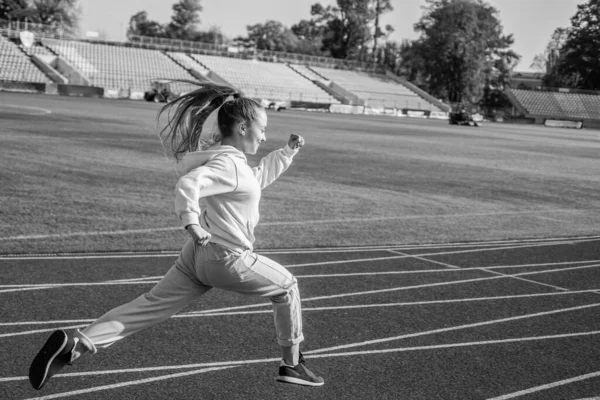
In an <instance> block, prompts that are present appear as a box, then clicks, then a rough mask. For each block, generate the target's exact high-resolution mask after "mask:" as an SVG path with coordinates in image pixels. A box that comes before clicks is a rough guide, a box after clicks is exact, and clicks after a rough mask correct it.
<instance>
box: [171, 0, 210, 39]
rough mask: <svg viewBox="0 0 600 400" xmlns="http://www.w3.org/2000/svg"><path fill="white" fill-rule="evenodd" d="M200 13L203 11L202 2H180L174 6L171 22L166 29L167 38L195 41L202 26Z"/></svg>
mask: <svg viewBox="0 0 600 400" xmlns="http://www.w3.org/2000/svg"><path fill="white" fill-rule="evenodd" d="M200 11H202V5H201V4H200V0H179V2H177V3H175V4H173V15H172V16H171V22H170V23H169V24H168V25H167V26H166V28H165V31H166V35H167V37H170V38H173V39H182V40H193V38H194V36H195V35H196V34H197V32H198V29H197V27H198V24H200V16H199V13H200Z"/></svg>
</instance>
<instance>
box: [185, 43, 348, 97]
mask: <svg viewBox="0 0 600 400" xmlns="http://www.w3.org/2000/svg"><path fill="white" fill-rule="evenodd" d="M191 56H192V57H193V58H194V59H195V60H196V61H198V62H199V63H201V64H202V65H204V66H205V67H206V68H208V69H209V70H212V71H214V72H216V73H217V74H218V75H219V76H220V77H222V78H223V79H225V80H226V81H227V82H229V83H230V84H231V85H233V86H235V87H236V88H238V89H240V90H241V91H242V92H244V94H245V95H246V96H250V97H256V98H265V99H269V100H280V101H285V100H295V101H310V102H315V103H331V104H338V103H339V101H338V100H336V99H335V98H334V97H332V96H331V95H329V93H327V92H325V91H324V90H322V89H321V88H319V87H318V86H317V85H315V84H314V83H312V82H311V81H309V80H308V79H306V78H305V77H303V76H302V75H300V74H299V73H297V72H296V71H294V70H292V69H291V68H289V67H288V66H287V65H286V64H281V63H271V62H264V61H255V60H245V59H238V58H228V57H217V56H208V55H199V54H191Z"/></svg>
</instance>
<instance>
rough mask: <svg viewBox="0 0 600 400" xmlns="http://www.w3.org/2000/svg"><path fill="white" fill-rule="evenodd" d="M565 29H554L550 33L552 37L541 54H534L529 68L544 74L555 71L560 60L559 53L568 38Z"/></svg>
mask: <svg viewBox="0 0 600 400" xmlns="http://www.w3.org/2000/svg"><path fill="white" fill-rule="evenodd" d="M568 34H569V32H568V30H567V29H566V28H556V29H555V30H554V32H553V33H552V37H551V38H550V41H549V42H548V45H547V46H546V50H545V51H544V53H543V54H536V55H535V57H534V58H533V62H532V63H531V65H530V68H532V69H535V70H537V71H543V72H545V73H547V74H548V73H551V72H552V71H554V70H555V69H556V66H557V65H558V60H559V58H560V51H561V49H562V48H563V46H564V45H565V43H566V41H567V37H568Z"/></svg>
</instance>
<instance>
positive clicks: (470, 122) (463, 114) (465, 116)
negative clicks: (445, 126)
mask: <svg viewBox="0 0 600 400" xmlns="http://www.w3.org/2000/svg"><path fill="white" fill-rule="evenodd" d="M477 117H478V118H475V116H474V115H472V114H469V113H468V112H467V110H465V108H464V107H462V106H458V107H457V108H456V109H454V110H452V111H451V112H450V115H449V119H448V123H449V124H450V125H463V126H480V124H481V116H479V115H477Z"/></svg>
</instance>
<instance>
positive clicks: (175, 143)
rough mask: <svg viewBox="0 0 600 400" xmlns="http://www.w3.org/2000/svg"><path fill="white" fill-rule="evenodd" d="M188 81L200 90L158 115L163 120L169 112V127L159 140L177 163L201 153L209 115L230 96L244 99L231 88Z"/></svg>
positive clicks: (174, 102) (162, 132) (185, 95)
mask: <svg viewBox="0 0 600 400" xmlns="http://www.w3.org/2000/svg"><path fill="white" fill-rule="evenodd" d="M178 82H179V81H178ZM184 82H186V83H191V84H194V85H197V86H200V87H199V88H198V89H196V90H194V91H192V92H189V93H186V94H184V95H182V96H180V97H178V98H177V99H175V100H173V101H171V102H170V103H167V104H166V105H165V106H164V107H163V108H162V109H161V110H160V112H159V113H158V118H159V119H160V117H161V115H162V114H163V113H164V112H165V111H167V112H168V114H167V117H168V121H167V124H166V126H165V127H164V128H163V129H162V130H161V132H160V134H159V137H160V139H161V142H162V144H163V146H164V147H165V149H166V150H168V151H169V152H170V153H171V154H170V155H172V156H174V157H175V158H176V159H177V160H180V159H181V158H182V157H183V155H184V154H186V153H188V152H191V151H196V150H198V148H199V145H200V135H201V134H202V127H203V125H204V123H205V122H206V119H207V118H208V116H209V115H210V114H211V113H212V112H213V111H215V110H216V109H218V108H219V107H221V105H223V103H224V102H225V101H226V100H227V99H228V98H229V97H230V96H233V97H234V98H238V97H240V94H239V93H238V92H237V90H235V89H233V88H231V87H229V86H219V85H214V84H198V83H197V82H192V81H184Z"/></svg>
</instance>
